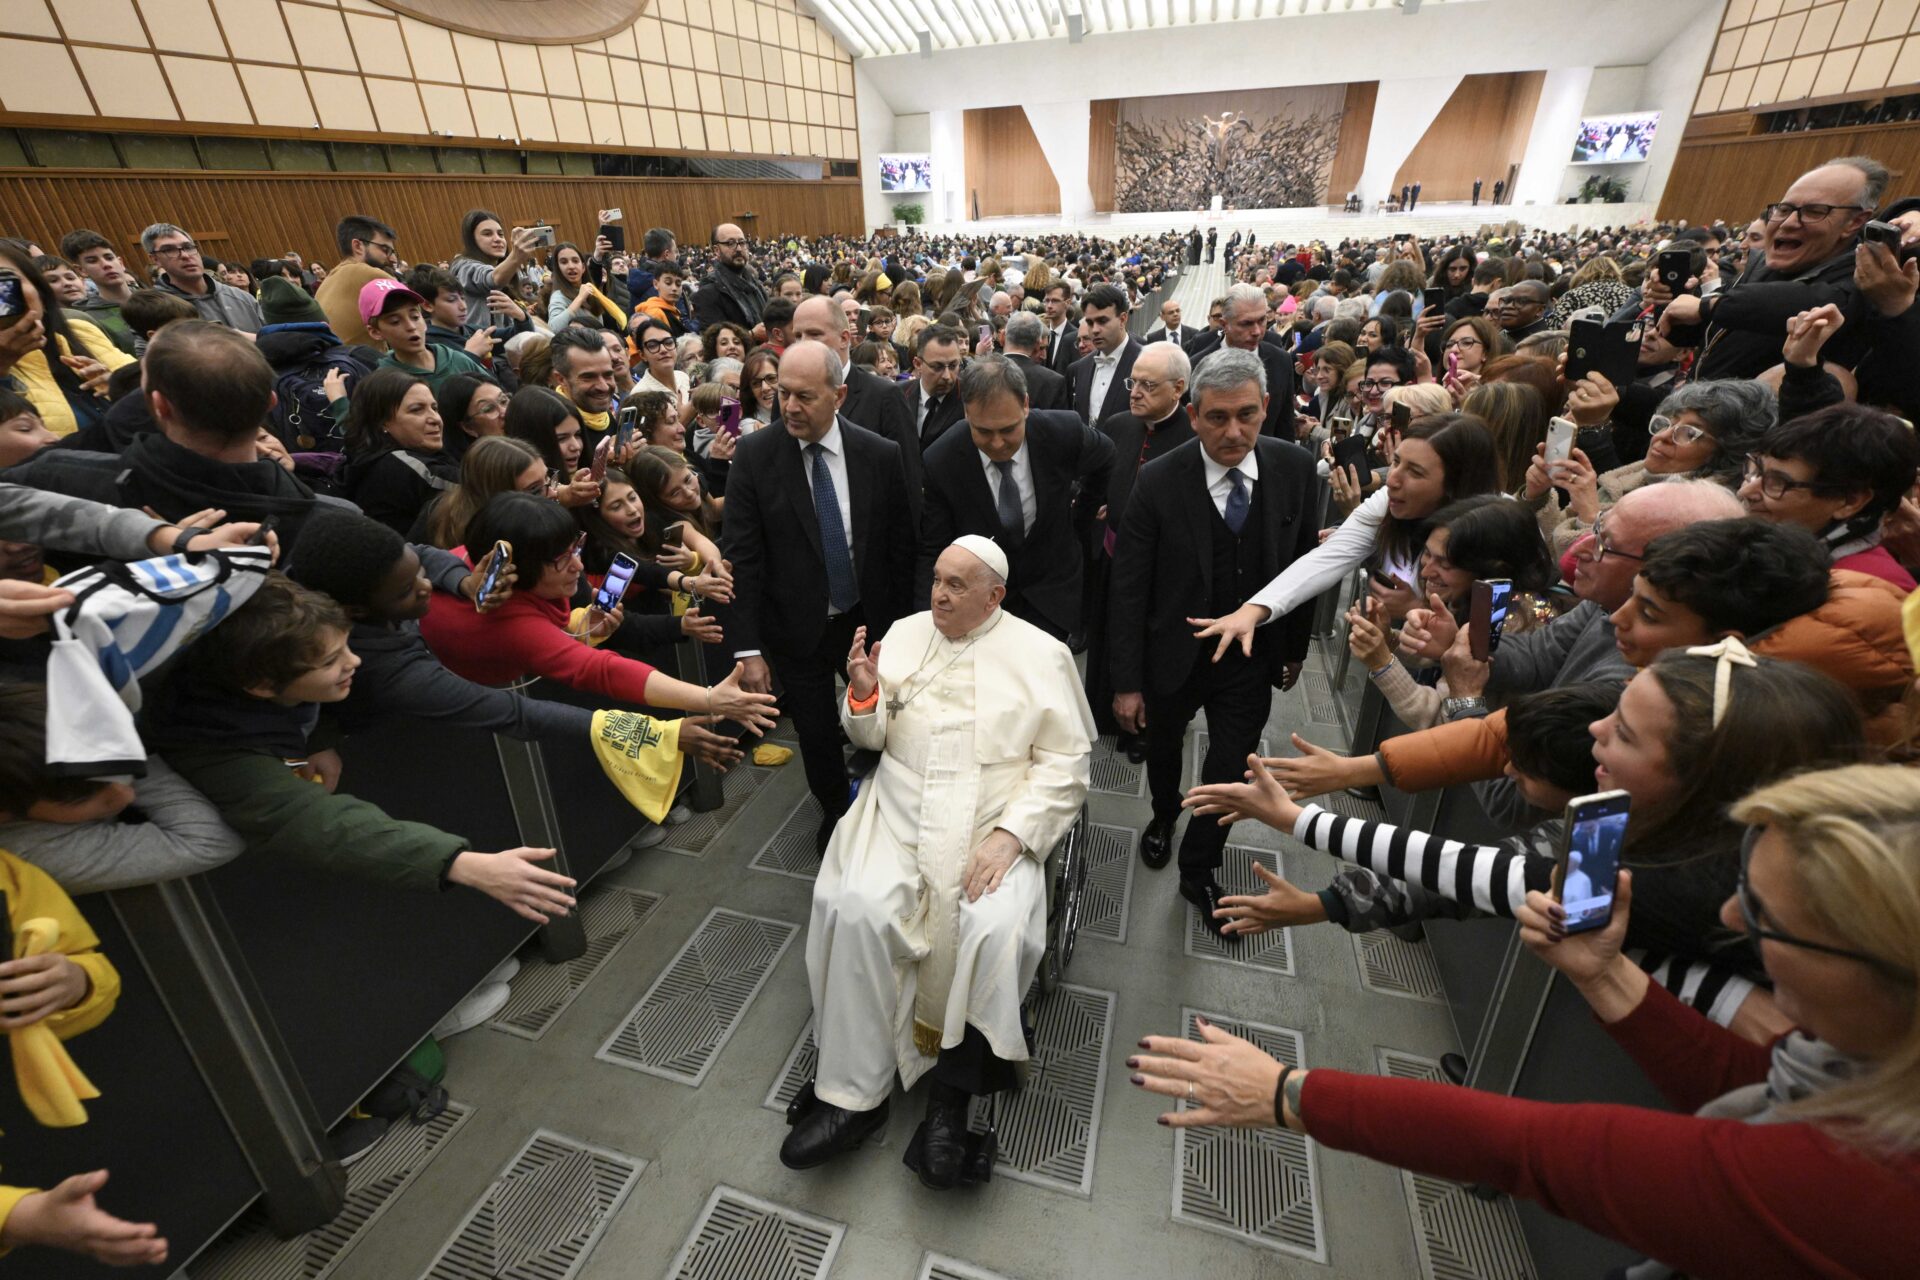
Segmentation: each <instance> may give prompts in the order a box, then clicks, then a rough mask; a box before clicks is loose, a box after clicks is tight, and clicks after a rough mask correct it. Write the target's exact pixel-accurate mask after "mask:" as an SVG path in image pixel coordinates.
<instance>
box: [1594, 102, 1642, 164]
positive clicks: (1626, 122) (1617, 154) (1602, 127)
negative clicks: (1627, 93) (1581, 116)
mask: <svg viewBox="0 0 1920 1280" xmlns="http://www.w3.org/2000/svg"><path fill="white" fill-rule="evenodd" d="M1659 125H1660V113H1659V112H1658V111H1638V112H1635V113H1634V114H1633V115H1630V116H1594V117H1593V118H1591V119H1588V120H1582V121H1581V122H1580V133H1579V135H1578V136H1576V137H1575V138H1574V140H1573V163H1574V164H1632V163H1634V162H1635V161H1637V160H1645V159H1646V158H1647V152H1648V151H1649V150H1650V149H1652V147H1653V131H1654V130H1655V129H1656V128H1658V127H1659Z"/></svg>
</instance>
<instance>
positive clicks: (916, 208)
mask: <svg viewBox="0 0 1920 1280" xmlns="http://www.w3.org/2000/svg"><path fill="white" fill-rule="evenodd" d="M893 220H894V221H895V222H898V223H899V224H900V225H901V226H903V227H917V226H919V225H920V224H921V223H923V222H925V221H926V220H927V206H925V205H923V204H921V203H920V202H919V201H918V200H909V201H908V202H906V203H905V204H897V205H895V206H893Z"/></svg>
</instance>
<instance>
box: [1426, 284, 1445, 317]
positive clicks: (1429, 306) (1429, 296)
mask: <svg viewBox="0 0 1920 1280" xmlns="http://www.w3.org/2000/svg"><path fill="white" fill-rule="evenodd" d="M1446 305H1447V291H1446V290H1445V289H1422V290H1421V291H1420V306H1421V307H1422V308H1423V310H1422V311H1421V313H1420V314H1422V315H1425V314H1426V313H1427V312H1428V311H1440V310H1444V309H1445V308H1446Z"/></svg>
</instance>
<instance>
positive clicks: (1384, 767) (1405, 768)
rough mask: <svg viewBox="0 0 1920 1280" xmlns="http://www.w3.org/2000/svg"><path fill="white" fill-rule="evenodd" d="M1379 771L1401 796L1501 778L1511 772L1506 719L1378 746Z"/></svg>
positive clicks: (1456, 724) (1444, 727)
mask: <svg viewBox="0 0 1920 1280" xmlns="http://www.w3.org/2000/svg"><path fill="white" fill-rule="evenodd" d="M1379 756H1380V768H1381V771H1382V772H1383V773H1385V774H1386V776H1387V781H1388V782H1391V783H1392V784H1393V785H1394V786H1395V787H1396V788H1398V789H1399V790H1401V791H1432V790H1434V789H1435V788H1438V787H1451V786H1455V785H1457V784H1460V783H1463V782H1479V781H1481V780H1483V779H1486V778H1497V777H1499V776H1500V771H1501V770H1502V769H1504V768H1506V766H1507V713H1506V712H1505V711H1496V712H1494V713H1493V714H1491V715H1488V716H1484V717H1480V718H1478V719H1473V720H1455V721H1452V722H1451V723H1449V724H1441V725H1435V726H1434V727H1433V728H1431V729H1422V730H1420V731H1418V732H1417V733H1403V734H1401V735H1400V736H1399V737H1396V738H1388V739H1387V740H1386V741H1385V742H1382V743H1381V744H1380V752H1379Z"/></svg>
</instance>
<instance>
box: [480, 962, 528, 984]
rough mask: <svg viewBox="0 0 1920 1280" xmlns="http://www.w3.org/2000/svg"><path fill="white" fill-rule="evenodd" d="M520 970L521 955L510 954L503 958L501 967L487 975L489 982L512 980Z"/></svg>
mask: <svg viewBox="0 0 1920 1280" xmlns="http://www.w3.org/2000/svg"><path fill="white" fill-rule="evenodd" d="M519 972H520V960H519V957H517V956H508V957H507V958H506V959H505V960H502V961H501V962H500V967H499V968H498V969H495V970H494V971H493V972H492V973H490V974H488V975H487V979H486V980H487V982H488V983H489V984H492V983H495V982H512V981H513V976H514V975H515V974H517V973H519Z"/></svg>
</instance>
